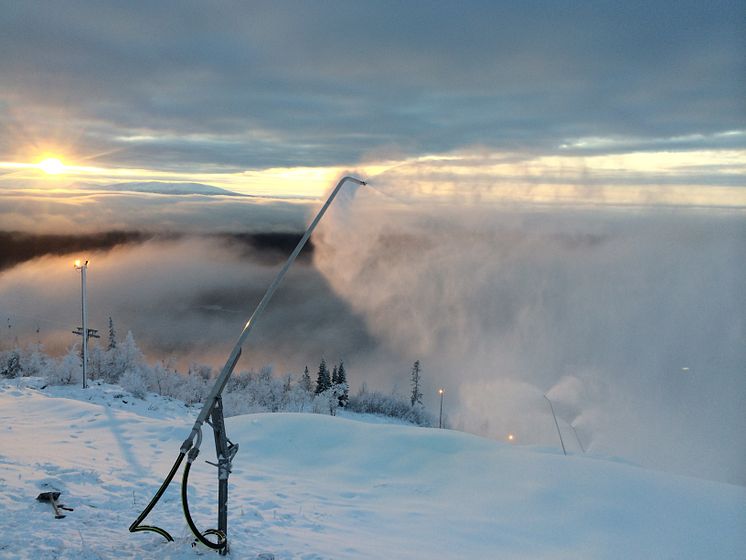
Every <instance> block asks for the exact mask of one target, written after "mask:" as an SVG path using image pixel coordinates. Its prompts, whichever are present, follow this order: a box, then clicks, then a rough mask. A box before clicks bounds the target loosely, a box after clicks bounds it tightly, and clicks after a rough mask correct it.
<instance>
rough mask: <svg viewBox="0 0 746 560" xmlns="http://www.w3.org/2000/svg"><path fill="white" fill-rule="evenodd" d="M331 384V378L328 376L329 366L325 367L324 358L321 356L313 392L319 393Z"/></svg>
mask: <svg viewBox="0 0 746 560" xmlns="http://www.w3.org/2000/svg"><path fill="white" fill-rule="evenodd" d="M331 386H332V380H331V377H330V376H329V368H327V367H326V360H325V359H324V358H321V363H320V364H319V373H318V374H317V375H316V390H315V391H314V392H315V394H317V395H320V394H321V393H323V392H324V391H326V390H327V389H329V388H330V387H331Z"/></svg>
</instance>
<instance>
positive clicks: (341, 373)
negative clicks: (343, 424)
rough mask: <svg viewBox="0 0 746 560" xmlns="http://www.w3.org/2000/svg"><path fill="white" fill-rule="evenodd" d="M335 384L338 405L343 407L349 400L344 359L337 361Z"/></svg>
mask: <svg viewBox="0 0 746 560" xmlns="http://www.w3.org/2000/svg"><path fill="white" fill-rule="evenodd" d="M336 385H337V386H338V393H339V406H341V407H342V408H344V407H345V406H347V402H348V401H349V400H350V386H349V384H348V383H347V370H345V363H344V361H341V362H339V367H338V368H337V382H336Z"/></svg>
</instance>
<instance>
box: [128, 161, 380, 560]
mask: <svg viewBox="0 0 746 560" xmlns="http://www.w3.org/2000/svg"><path fill="white" fill-rule="evenodd" d="M347 182H350V183H356V184H358V185H367V183H366V182H365V181H361V180H360V179H356V178H355V177H349V176H347V177H342V179H340V181H339V182H338V183H337V186H336V187H335V188H334V190H332V192H331V194H330V195H329V198H328V199H327V200H326V202H325V203H324V205H323V206H322V207H321V210H319V212H318V214H316V217H315V218H314V219H313V221H312V222H311V224H310V225H309V226H308V229H306V231H305V233H304V234H303V237H302V238H301V239H300V241H299V242H298V245H297V246H296V247H295V249H293V252H292V253H290V256H289V257H288V260H287V262H285V264H284V266H283V267H282V268H281V269H280V271H279V272H278V273H277V276H275V278H274V280H273V281H272V283H271V284H270V285H269V288H267V291H266V292H265V293H264V296H263V297H262V299H261V301H260V302H259V304H258V305H257V306H256V308H255V309H254V312H253V313H252V314H251V316H250V317H249V320H248V321H247V322H246V325H245V326H244V328H243V330H242V331H241V334H240V336H239V337H238V340H237V341H236V344H235V345H234V347H233V350H232V351H231V353H230V355H229V356H228V359H227V360H226V362H225V365H224V366H223V368H222V369H221V371H220V374H219V375H218V377H217V378H216V379H215V383H214V384H213V386H212V389H211V390H210V393H209V394H208V395H207V398H206V399H205V404H204V405H203V407H202V410H201V411H200V413H199V416H198V417H197V420H196V421H195V422H194V426H193V427H192V430H191V432H190V433H189V435H188V436H187V438H186V439H185V440H184V442H183V443H182V444H181V448H180V449H179V455H178V457H177V458H176V461H175V462H174V464H173V466H172V467H171V470H170V471H169V473H168V474H167V475H166V478H165V479H164V481H163V483H162V484H161V486H160V488H158V490H157V491H156V493H155V495H154V496H153V498H152V499H151V500H150V502H149V503H148V505H147V506H146V507H145V509H144V510H143V511H142V513H140V515H139V516H138V517H137V519H135V521H134V522H133V523H132V525H130V527H129V530H130V532H132V533H134V532H137V531H152V532H154V533H158V534H159V535H161V536H162V537H163V538H165V539H166V540H167V541H173V540H174V539H173V537H172V536H171V535H170V533H169V532H168V531H166V530H165V529H161V528H160V527H156V526H154V525H143V524H142V522H143V520H144V519H145V518H146V517H147V516H148V514H149V513H150V512H151V510H152V509H153V508H154V507H155V505H156V504H157V503H158V500H160V499H161V496H163V494H164V492H165V491H166V489H167V488H168V485H169V484H171V481H172V480H173V478H174V476H175V475H176V472H177V471H178V470H179V467H180V466H181V463H182V462H183V461H184V458H186V460H187V462H186V465H185V466H184V471H183V474H182V478H181V503H182V507H183V509H184V517H185V519H186V522H187V525H188V526H189V529H190V530H191V531H192V533H193V534H194V537H195V539H196V541H198V542H200V543H202V544H203V545H205V546H207V547H208V548H211V549H213V550H216V551H218V552H219V553H220V554H221V555H225V554H228V476H229V475H230V473H231V466H232V462H233V458H234V457H235V456H236V453H237V452H238V444H237V443H233V442H232V441H230V440H229V439H228V436H227V435H226V433H225V421H224V417H223V401H222V397H221V395H222V393H223V389H224V388H225V385H226V383H228V379H229V378H230V376H231V374H232V373H233V370H234V369H235V367H236V363H237V362H238V359H239V358H240V357H241V348H242V347H243V344H244V342H245V341H246V339H247V338H248V336H249V333H251V330H252V329H253V328H254V325H255V324H256V322H257V321H258V320H259V317H260V316H261V315H262V313H263V312H264V309H265V308H266V307H267V304H269V301H270V300H271V299H272V296H273V295H274V293H275V291H276V290H277V288H278V287H279V285H280V283H281V282H282V280H283V278H284V277H285V274H286V273H287V271H288V270H289V269H290V267H291V266H292V264H293V262H294V261H295V259H296V257H297V256H298V254H300V252H301V250H302V249H303V247H304V246H305V244H306V242H307V241H308V239H309V238H310V237H311V234H312V233H313V230H314V229H316V226H317V225H318V223H319V221H321V218H322V217H323V216H324V214H325V213H326V211H327V209H328V208H329V206H330V205H331V203H332V201H333V200H334V198H335V197H336V196H337V193H338V192H339V191H340V189H341V188H342V186H343V185H344V184H345V183H347ZM205 423H207V425H208V426H210V427H211V428H212V431H213V436H214V439H215V450H216V453H217V463H216V464H213V463H209V464H211V465H213V466H215V467H217V469H218V528H217V529H207V530H206V531H200V530H199V529H198V528H197V526H196V525H195V524H194V520H193V519H192V516H191V514H190V512H189V503H188V499H187V489H188V481H189V471H190V469H191V467H192V463H194V461H195V459H196V458H197V456H198V455H199V450H200V446H201V444H202V426H203V424H205ZM208 536H209V537H212V540H211V539H209V538H208Z"/></svg>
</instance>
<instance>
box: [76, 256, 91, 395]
mask: <svg viewBox="0 0 746 560" xmlns="http://www.w3.org/2000/svg"><path fill="white" fill-rule="evenodd" d="M75 270H79V271H80V299H81V314H82V315H83V332H82V336H83V389H85V388H86V382H85V380H86V368H87V367H88V309H87V304H86V293H85V288H86V286H85V275H86V271H87V270H88V261H85V262H82V263H81V261H80V260H77V261H75Z"/></svg>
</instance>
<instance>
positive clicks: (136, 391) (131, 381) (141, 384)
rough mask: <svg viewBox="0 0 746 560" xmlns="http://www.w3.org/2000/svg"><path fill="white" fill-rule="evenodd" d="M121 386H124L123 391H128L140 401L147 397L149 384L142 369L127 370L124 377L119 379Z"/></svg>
mask: <svg viewBox="0 0 746 560" xmlns="http://www.w3.org/2000/svg"><path fill="white" fill-rule="evenodd" d="M119 385H121V386H122V389H126V390H127V391H129V392H130V393H132V396H133V397H137V398H138V399H142V398H145V395H146V393H147V392H148V382H147V380H146V376H145V375H143V371H142V370H141V369H140V368H132V369H128V370H126V371H125V372H124V374H123V375H122V377H120V378H119Z"/></svg>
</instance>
